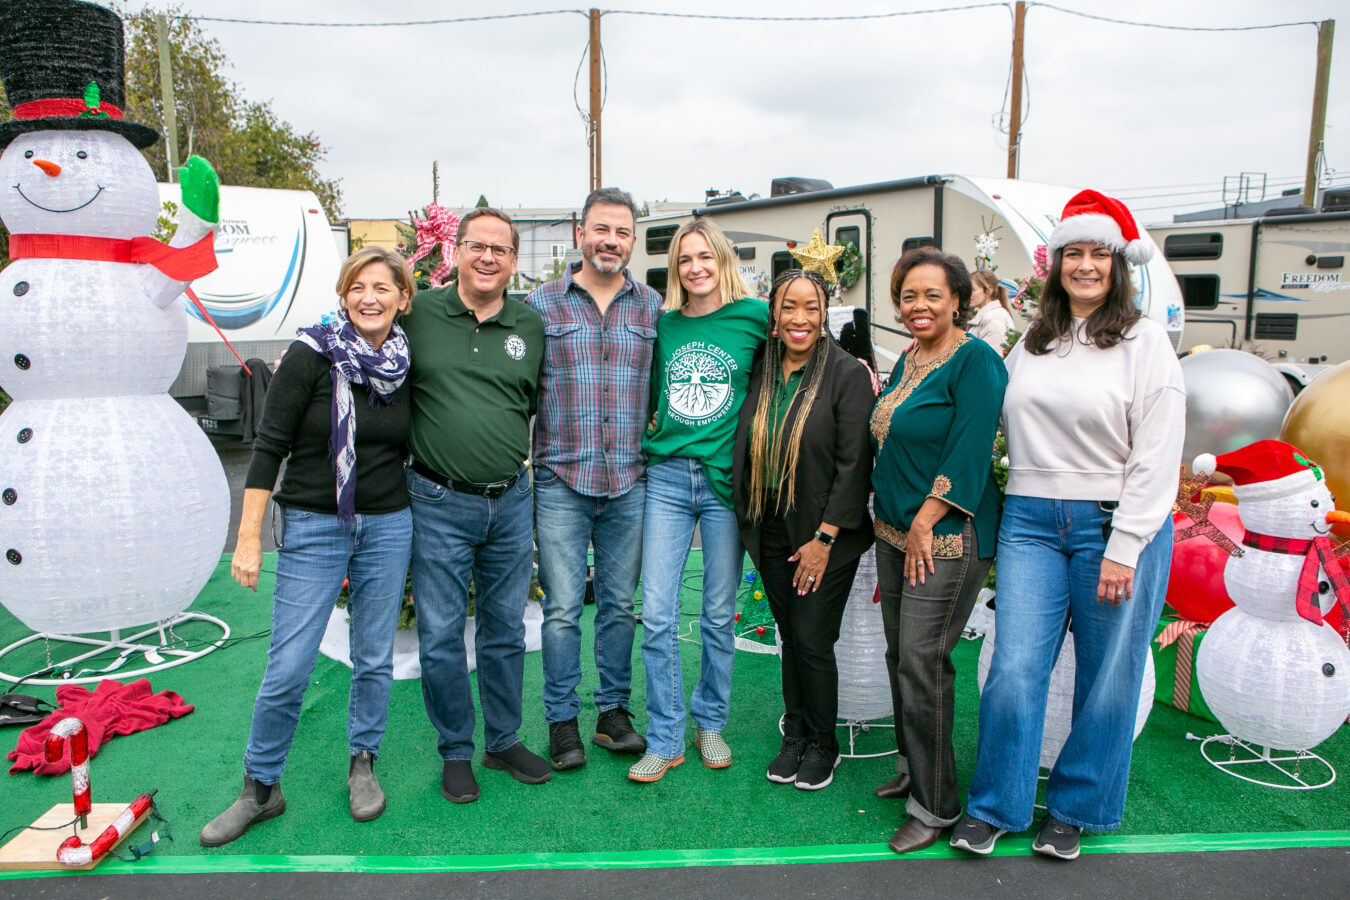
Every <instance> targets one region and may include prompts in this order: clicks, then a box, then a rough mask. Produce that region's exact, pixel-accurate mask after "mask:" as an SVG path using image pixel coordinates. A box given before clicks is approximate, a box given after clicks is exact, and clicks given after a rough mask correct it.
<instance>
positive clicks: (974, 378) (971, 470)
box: [928, 341, 1008, 516]
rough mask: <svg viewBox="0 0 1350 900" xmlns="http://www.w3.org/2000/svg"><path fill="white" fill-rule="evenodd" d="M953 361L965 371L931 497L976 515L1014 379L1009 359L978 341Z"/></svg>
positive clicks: (957, 378)
mask: <svg viewBox="0 0 1350 900" xmlns="http://www.w3.org/2000/svg"><path fill="white" fill-rule="evenodd" d="M952 362H953V364H954V365H955V364H956V363H957V362H960V364H961V370H960V371H959V372H956V373H955V375H954V384H955V386H956V390H955V396H954V398H953V399H954V403H953V405H952V413H951V416H952V419H951V425H950V426H949V427H948V429H947V437H946V440H945V442H944V444H943V447H942V450H941V452H939V453H938V454H937V459H936V460H935V462H936V463H937V465H936V466H934V469H935V470H936V472H937V473H938V474H937V475H936V477H935V478H934V479H933V487H932V493H930V494H929V495H928V496H930V497H936V498H937V499H939V500H941V501H942V502H944V503H946V504H948V505H949V506H951V507H952V508H953V509H957V510H960V511H961V512H962V513H964V514H965V515H967V516H973V515H974V510H975V509H976V508H977V507H978V506H979V505H980V498H981V497H982V496H983V494H984V490H985V487H986V486H987V484H988V481H989V478H990V467H991V466H992V461H991V459H990V456H991V450H992V448H993V446H994V432H995V431H996V430H997V429H998V417H999V413H1000V412H1001V411H1002V407H1003V392H1004V389H1005V388H1006V387H1007V384H1008V374H1007V371H1006V370H1005V369H1004V367H1003V360H1001V359H1000V358H999V356H998V354H997V353H995V352H994V351H992V350H990V349H989V345H988V344H985V343H983V342H982V341H975V342H973V343H972V344H971V345H970V346H969V347H967V352H966V353H964V354H963V355H962V356H961V357H958V358H957V359H954V360H953V361H952Z"/></svg>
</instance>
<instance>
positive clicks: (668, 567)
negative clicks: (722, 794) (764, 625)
mask: <svg viewBox="0 0 1350 900" xmlns="http://www.w3.org/2000/svg"><path fill="white" fill-rule="evenodd" d="M669 271H670V272H671V273H672V274H673V275H674V276H675V277H673V278H672V279H671V283H670V290H669V295H668V296H667V298H666V309H667V310H668V311H667V312H666V313H665V314H664V315H662V316H661V318H660V319H659V320H658V321H657V324H656V350H655V356H656V364H655V369H654V371H653V373H652V393H653V395H654V397H655V405H656V412H655V414H654V416H653V419H652V424H651V425H649V427H648V430H647V436H646V438H645V439H644V440H643V442H642V446H643V450H645V451H646V453H647V504H646V509H645V514H644V523H643V531H642V629H643V638H642V661H643V664H644V666H645V668H646V670H647V717H648V720H649V721H648V727H647V752H646V753H645V754H644V755H643V757H642V758H641V759H640V760H638V761H637V762H636V763H635V764H634V765H633V766H632V768H630V769H629V770H628V777H629V778H630V779H632V780H633V781H639V782H652V781H658V780H659V779H661V778H662V777H664V776H665V774H666V772H667V771H668V770H669V769H671V768H673V767H674V766H678V765H680V764H681V763H683V762H684V746H685V741H684V734H685V704H684V675H683V667H682V664H681V660H680V591H681V587H682V584H683V580H684V567H685V562H686V561H687V560H688V557H689V550H690V548H691V546H692V544H693V537H694V528H695V526H697V527H698V530H699V536H700V539H701V547H702V551H703V552H702V556H703V602H702V611H701V612H700V615H699V640H700V641H701V642H702V644H703V656H702V665H701V668H700V674H699V680H698V685H697V686H696V687H695V688H694V693H693V697H692V699H691V700H690V704H689V711H690V713H691V715H692V716H693V718H694V722H695V725H696V727H695V730H694V743H695V745H696V746H697V747H698V749H699V753H700V754H701V755H702V757H703V764H704V765H706V766H707V767H708V768H710V769H723V768H726V767H727V766H729V765H731V748H730V747H729V746H727V742H726V740H725V739H724V738H723V737H722V729H723V728H724V727H725V726H726V724H727V712H728V709H729V708H730V705H731V667H732V662H733V654H734V653H735V644H734V640H735V636H734V634H733V633H732V625H733V623H734V621H735V616H736V592H737V589H738V588H739V587H740V582H741V566H742V560H743V559H744V557H745V551H744V550H743V549H742V548H741V539H740V534H739V533H738V531H737V528H736V513H735V512H734V511H733V507H732V485H731V468H732V455H733V453H732V451H733V448H734V445H735V441H736V422H737V415H738V413H739V412H740V408H741V404H742V403H743V402H745V396H746V390H747V388H748V387H749V385H750V370H751V366H752V364H753V363H754V359H755V353H756V352H757V351H758V350H759V348H760V345H761V344H763V343H764V335H765V334H766V333H767V332H768V323H769V306H768V304H767V303H765V302H764V301H762V300H757V299H754V298H753V297H750V296H749V291H748V290H747V289H746V287H745V284H744V282H742V281H741V277H740V273H739V271H738V270H737V266H736V254H735V251H733V250H732V248H731V244H730V243H729V242H728V241H727V239H726V236H725V235H724V234H722V230H721V229H720V228H718V227H717V225H716V224H714V223H713V222H712V220H710V219H694V220H693V221H692V222H688V223H686V224H684V225H683V226H681V227H680V229H679V231H677V232H675V236H674V237H673V238H672V239H671V243H670V262H669Z"/></svg>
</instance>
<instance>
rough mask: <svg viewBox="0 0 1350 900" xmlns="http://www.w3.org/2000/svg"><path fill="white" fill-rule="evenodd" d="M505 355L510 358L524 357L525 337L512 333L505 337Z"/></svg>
mask: <svg viewBox="0 0 1350 900" xmlns="http://www.w3.org/2000/svg"><path fill="white" fill-rule="evenodd" d="M506 355H507V356H509V357H511V358H512V359H524V358H525V339H524V338H522V337H521V336H520V335H518V334H513V335H511V336H510V337H508V338H507V339H506Z"/></svg>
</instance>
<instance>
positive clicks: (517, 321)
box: [358, 207, 552, 803]
mask: <svg viewBox="0 0 1350 900" xmlns="http://www.w3.org/2000/svg"><path fill="white" fill-rule="evenodd" d="M519 249H520V235H519V233H518V232H517V231H516V226H515V225H514V224H512V222H511V219H510V217H509V216H507V215H506V214H505V213H502V212H499V211H498V210H495V209H490V208H486V207H484V208H479V209H475V210H473V211H471V212H469V213H468V214H467V215H465V216H464V218H463V220H462V221H461V222H460V225H459V238H458V243H457V244H456V246H455V265H456V266H457V267H458V268H459V280H458V281H457V282H456V283H455V284H453V285H451V286H450V287H446V288H441V289H439V290H432V291H423V292H422V293H419V294H418V295H417V300H416V302H414V303H413V307H412V311H411V312H410V313H409V314H408V315H407V316H406V317H405V318H404V320H403V328H404V331H405V332H406V333H407V335H408V344H409V348H410V351H411V354H412V360H413V362H412V370H411V373H410V375H409V379H408V380H409V384H410V385H411V387H412V403H413V407H412V431H411V433H410V435H409V438H408V443H409V445H410V447H411V449H412V463H411V465H410V467H409V470H408V494H409V497H410V499H411V501H412V515H413V558H412V580H413V597H414V598H415V601H414V602H415V603H416V605H417V637H418V641H419V654H420V656H421V662H422V699H423V701H424V702H425V704H426V708H427V716H428V717H429V718H430V719H431V724H432V725H434V726H435V727H436V732H437V734H438V735H439V741H438V748H437V749H438V750H439V751H440V754H441V759H442V760H444V766H443V767H442V770H441V794H442V795H444V797H445V798H446V799H447V800H450V801H452V802H454V803H469V802H471V801H473V800H477V799H478V782H477V780H476V779H475V778H474V774H473V764H472V760H473V751H474V745H473V729H474V722H475V713H474V705H473V693H472V691H471V690H470V687H469V670H468V665H467V660H466V654H465V648H464V619H465V615H466V613H467V609H468V601H469V575H470V573H472V574H473V585H474V598H473V599H474V625H475V630H474V635H475V646H476V658H477V661H478V695H479V698H480V700H481V702H482V706H483V734H484V742H485V744H486V747H485V750H484V753H483V765H484V766H486V767H488V768H489V769H501V770H503V771H506V772H509V773H510V774H511V776H512V777H513V778H515V779H516V780H517V781H520V782H524V783H526V784H539V783H542V782H545V781H548V780H549V778H550V777H551V775H552V771H551V769H550V768H549V764H548V763H547V762H545V761H544V760H543V759H541V758H540V757H538V756H536V755H535V754H533V753H531V752H530V751H529V750H528V749H526V747H525V745H524V744H522V743H521V742H520V738H519V736H518V735H517V734H516V731H517V730H518V729H519V728H520V707H521V680H522V677H523V674H524V665H525V625H524V615H525V599H526V596H527V594H528V592H529V588H530V573H531V571H532V570H533V547H534V542H533V533H532V530H531V528H532V523H533V517H534V508H533V504H532V503H531V501H530V474H529V469H528V468H526V466H525V462H526V460H527V459H528V458H529V455H530V432H529V423H530V416H531V415H533V414H534V408H535V396H536V393H535V392H536V389H537V387H538V384H539V370H540V367H541V365H542V364H543V359H544V323H543V320H542V319H540V318H539V314H538V313H537V312H535V311H534V310H532V309H530V308H529V307H528V306H526V305H525V304H524V303H521V302H520V301H519V300H512V299H510V298H509V297H507V296H506V285H507V284H508V282H510V280H511V276H512V275H513V274H515V271H516V255H517V252H518V251H519ZM358 440H359V436H358Z"/></svg>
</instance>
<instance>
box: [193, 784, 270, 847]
mask: <svg viewBox="0 0 1350 900" xmlns="http://www.w3.org/2000/svg"><path fill="white" fill-rule="evenodd" d="M285 811H286V798H285V796H283V795H282V793H281V785H280V784H259V783H258V782H256V781H254V780H253V779H252V778H249V777H248V776H247V775H245V776H244V789H243V791H241V792H240V794H239V799H238V800H236V801H234V803H232V804H231V805H230V808H229V809H227V810H225V811H224V812H223V813H221V814H220V815H218V816H216V817H215V818H214V819H212V820H211V821H210V822H208V823H207V824H206V827H205V828H203V829H202V833H201V836H200V837H199V838H198V840H200V841H201V844H202V846H203V847H221V846H224V845H225V844H228V843H229V842H230V841H233V840H237V839H239V838H241V837H243V836H244V832H246V831H248V830H249V828H250V827H251V826H253V825H256V824H257V823H259V822H266V821H267V820H268V819H275V818H276V817H277V816H279V815H281V814H282V813H284V812H285Z"/></svg>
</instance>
